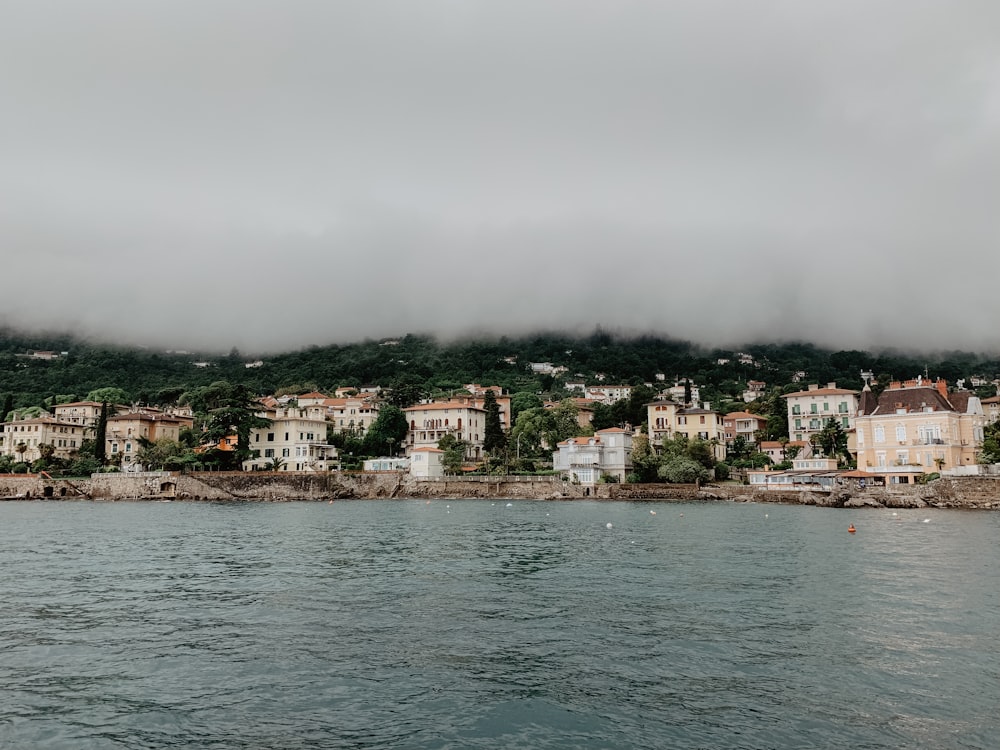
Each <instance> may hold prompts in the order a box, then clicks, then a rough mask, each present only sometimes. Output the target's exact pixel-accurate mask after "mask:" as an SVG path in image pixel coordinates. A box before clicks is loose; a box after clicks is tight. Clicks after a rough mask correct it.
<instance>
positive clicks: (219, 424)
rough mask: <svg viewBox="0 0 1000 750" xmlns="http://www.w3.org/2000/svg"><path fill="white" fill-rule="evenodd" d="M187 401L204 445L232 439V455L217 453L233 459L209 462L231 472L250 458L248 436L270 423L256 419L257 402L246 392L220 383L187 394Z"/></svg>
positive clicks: (263, 419) (244, 388)
mask: <svg viewBox="0 0 1000 750" xmlns="http://www.w3.org/2000/svg"><path fill="white" fill-rule="evenodd" d="M189 398H190V401H189V403H190V404H191V406H192V408H193V409H194V411H195V415H196V417H197V418H198V419H199V421H200V422H201V424H202V425H203V428H204V433H203V436H202V437H203V440H204V442H205V443H206V444H218V443H219V442H220V441H221V440H222V439H223V438H226V437H229V436H230V435H236V450H235V451H218V453H219V454H226V453H229V454H234V455H231V456H230V457H226V456H225V455H213V456H212V459H213V460H218V462H219V463H220V464H221V465H223V466H224V467H225V468H235V467H239V466H241V465H242V463H243V462H244V461H246V460H247V459H249V458H251V457H252V455H253V451H251V450H250V433H251V432H252V431H253V430H255V429H260V428H263V427H268V426H270V424H271V420H269V419H266V418H264V417H260V416H258V415H257V412H258V411H260V408H261V406H260V402H259V401H258V400H257V397H256V396H255V395H254V394H253V393H251V391H250V389H249V388H247V387H246V386H245V385H242V384H237V385H231V384H230V383H228V382H225V381H222V382H218V383H213V384H212V385H211V386H210V387H209V388H207V389H199V390H198V391H196V392H195V393H193V394H189ZM195 404H197V406H195Z"/></svg>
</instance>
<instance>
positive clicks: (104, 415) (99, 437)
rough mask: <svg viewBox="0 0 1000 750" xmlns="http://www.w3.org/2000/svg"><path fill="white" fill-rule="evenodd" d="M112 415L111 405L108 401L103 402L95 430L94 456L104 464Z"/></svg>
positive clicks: (106, 457)
mask: <svg viewBox="0 0 1000 750" xmlns="http://www.w3.org/2000/svg"><path fill="white" fill-rule="evenodd" d="M109 416H111V406H110V404H108V402H107V401H102V402H101V413H100V415H99V416H98V417H97V427H96V429H95V430H94V458H95V459H96V461H97V462H98V463H99V464H101V465H102V466H103V465H104V464H105V463H106V462H107V460H108V456H107V450H108V446H107V438H108V417H109Z"/></svg>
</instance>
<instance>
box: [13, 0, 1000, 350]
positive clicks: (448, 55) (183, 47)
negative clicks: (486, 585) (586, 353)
mask: <svg viewBox="0 0 1000 750" xmlns="http://www.w3.org/2000/svg"><path fill="white" fill-rule="evenodd" d="M55 5H56V6H58V10H57V8H56V7H53V5H52V4H51V3H49V4H46V5H45V7H44V8H42V7H41V6H38V5H37V4H23V5H22V6H21V7H16V8H13V9H10V10H9V13H7V14H6V15H7V16H9V17H8V18H5V23H4V25H3V27H2V28H0V65H2V66H3V68H4V70H5V75H4V76H3V78H2V80H0V96H2V97H3V100H4V101H5V102H8V103H9V106H8V107H7V108H6V114H5V117H4V118H3V120H0V163H3V164H4V169H3V171H2V173H0V245H2V247H3V248H4V254H3V257H4V279H5V281H6V283H5V284H4V293H3V294H2V295H0V319H2V320H3V321H4V322H6V323H8V324H13V325H17V326H23V327H29V328H43V327H44V328H57V329H72V330H75V331H78V332H80V333H85V334H88V335H96V336H100V337H106V338H110V339H112V340H117V341H124V342H128V343H137V344H149V345H154V344H155V345H164V346H172V347H183V348H195V347H211V348H217V349H228V348H229V347H231V346H238V347H240V348H241V349H243V350H247V351H268V350H281V349H291V348H297V347H300V346H303V345H308V344H324V343H329V342H334V341H347V340H356V339H359V338H363V337H369V336H375V337H378V336H394V335H399V334H401V333H405V332H431V333H437V334H440V335H461V334H462V333H464V332H467V331H493V332H496V333H518V332H522V331H528V330H535V329H539V328H547V329H554V328H565V329H569V330H587V329H590V328H593V327H594V326H596V325H602V326H604V327H606V328H611V329H621V330H631V331H637V332H640V331H641V332H646V331H649V332H658V333H664V334H669V335H673V336H676V337H681V338H687V339H692V340H696V341H701V342H703V343H707V344H720V345H721V344H728V343H740V342H743V341H750V340H777V339H808V340H812V341H815V342H816V343H819V344H824V345H830V346H834V347H838V348H848V347H881V346H900V347H914V348H958V347H961V348H972V349H977V350H987V349H993V350H995V349H997V347H998V343H1000V342H998V335H997V333H996V326H995V323H994V321H995V320H996V319H997V317H998V314H1000V301H998V300H1000V296H998V295H997V294H996V293H995V289H994V287H995V284H994V283H993V279H994V278H996V276H997V274H998V272H1000V254H998V253H997V252H996V251H995V249H994V248H993V244H994V242H995V236H996V231H995V227H996V220H995V218H994V216H993V214H994V213H995V203H996V196H997V195H1000V184H998V183H1000V163H998V162H1000V148H998V146H1000V144H998V143H997V140H998V137H1000V136H998V134H1000V127H998V126H1000V88H998V87H997V84H996V81H997V80H998V76H997V73H998V72H1000V39H998V38H997V36H998V32H997V31H996V29H998V28H1000V7H997V6H996V5H995V4H992V3H985V2H982V3H979V2H962V3H960V4H958V5H957V6H956V5H949V6H947V7H945V6H944V5H942V4H940V3H931V2H912V3H905V4H902V3H898V2H886V1H883V2H874V3H873V2H860V0H857V1H851V0H849V1H848V2H845V3H838V4H836V5H835V6H829V7H816V6H815V5H814V4H807V3H794V2H786V1H780V0H765V1H764V2H760V3H752V4H748V3H742V2H737V1H736V0H733V1H732V2H726V1H724V0H719V1H718V2H693V1H692V2H679V3H670V4H650V3H645V2H628V1H627V0H626V1H625V2H618V3H605V2H598V1H597V0H593V1H590V0H583V1H579V0H577V1H576V2H572V3H569V2H551V3H537V2H527V0H524V1H519V0H512V1H511V2H506V3H502V4H495V3H478V2H471V3H464V2H463V3H457V2H453V1H445V0H439V1H434V0H429V1H428V2H423V3H405V2H371V3H356V4H355V3H308V2H306V3H295V4H291V5H289V4H287V3H276V2H264V1H263V0H256V1H255V0H249V1H244V2H240V3H235V2H234V3H228V2H222V3H213V4H210V5H208V6H206V5H205V4H204V3H195V2H185V1H184V0H179V1H177V2H172V3H142V4H138V3H126V4H122V3H118V2H110V1H106V2H102V1H101V0H97V2H94V3H88V4H86V7H83V6H81V5H80V4H77V3H70V2H63V3H59V2H57V3H56V4H55ZM36 6H37V7H36Z"/></svg>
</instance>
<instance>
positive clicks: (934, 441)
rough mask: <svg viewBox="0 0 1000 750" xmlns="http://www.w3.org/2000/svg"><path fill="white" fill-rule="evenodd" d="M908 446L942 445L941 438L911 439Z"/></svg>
mask: <svg viewBox="0 0 1000 750" xmlns="http://www.w3.org/2000/svg"><path fill="white" fill-rule="evenodd" d="M910 445H944V440H942V439H941V438H913V440H911V441H910Z"/></svg>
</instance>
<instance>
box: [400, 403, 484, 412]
mask: <svg viewBox="0 0 1000 750" xmlns="http://www.w3.org/2000/svg"><path fill="white" fill-rule="evenodd" d="M440 409H467V410H469V411H485V409H480V408H479V407H478V406H467V405H466V404H458V403H455V402H454V401H451V402H448V401H437V402H435V403H433V404H417V405H416V406H407V407H406V408H405V409H403V411H437V410H440Z"/></svg>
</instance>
